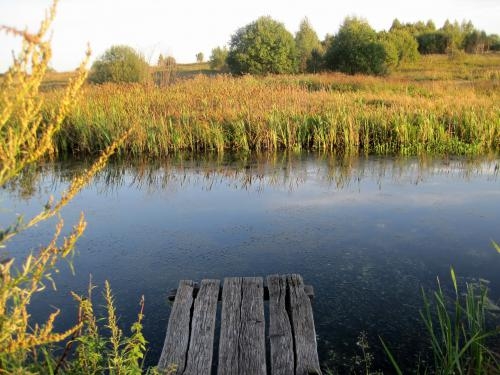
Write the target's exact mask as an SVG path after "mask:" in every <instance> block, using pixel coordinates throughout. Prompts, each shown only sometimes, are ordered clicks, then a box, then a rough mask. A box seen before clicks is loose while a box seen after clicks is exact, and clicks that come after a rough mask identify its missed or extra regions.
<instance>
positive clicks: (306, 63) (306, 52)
mask: <svg viewBox="0 0 500 375" xmlns="http://www.w3.org/2000/svg"><path fill="white" fill-rule="evenodd" d="M295 46H296V48H297V60H298V61H297V62H298V69H299V72H301V73H304V72H306V71H315V70H316V69H314V67H316V65H317V61H316V60H317V56H318V55H319V54H321V51H322V47H321V42H320V41H319V38H318V34H316V31H314V29H313V28H312V26H311V24H310V23H309V20H308V19H307V18H304V19H303V20H302V22H301V23H300V26H299V31H297V34H295ZM313 51H316V53H315V56H314V59H313ZM310 65H312V67H311V66H310ZM311 68H313V69H311Z"/></svg>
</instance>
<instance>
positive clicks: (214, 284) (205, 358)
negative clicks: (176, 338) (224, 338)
mask: <svg viewBox="0 0 500 375" xmlns="http://www.w3.org/2000/svg"><path fill="white" fill-rule="evenodd" d="M219 285H220V281H219V280H202V282H201V286H200V290H199V292H198V295H197V296H196V299H195V301H194V311H193V317H192V319H191V339H190V341H189V351H188V355H187V364H186V369H185V371H184V374H189V375H191V374H192V375H198V374H210V370H211V368H212V354H213V353H212V351H213V345H214V332H215V313H216V312H217V301H218V299H219V288H220V286H219Z"/></svg>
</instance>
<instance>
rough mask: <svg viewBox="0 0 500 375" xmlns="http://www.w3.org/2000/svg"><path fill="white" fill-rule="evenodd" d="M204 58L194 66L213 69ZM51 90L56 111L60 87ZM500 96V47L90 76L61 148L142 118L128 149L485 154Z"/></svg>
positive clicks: (498, 129) (93, 140)
mask: <svg viewBox="0 0 500 375" xmlns="http://www.w3.org/2000/svg"><path fill="white" fill-rule="evenodd" d="M198 68H199V69H198ZM198 68H197V67H196V66H195V65H190V66H189V67H188V68H186V69H185V71H186V72H188V73H189V72H193V71H194V72H200V73H204V72H205V73H206V72H207V71H209V70H208V69H207V66H206V65H203V66H199V67H198ZM180 70H182V69H180ZM181 76H182V75H181ZM45 95H46V104H45V108H44V110H45V111H46V113H48V112H49V111H50V110H51V109H52V108H53V105H52V103H56V102H57V99H58V97H59V96H60V90H49V91H48V92H47V93H46V94H45ZM499 103H500V54H489V55H483V56H474V55H460V56H457V57H454V58H449V57H447V56H424V57H422V58H421V60H420V61H419V62H417V63H413V64H411V65H406V66H403V67H400V68H399V69H398V70H397V71H395V72H393V73H392V74H391V75H390V76H387V77H368V76H348V75H343V74H338V73H328V74H326V73H325V74H318V75H290V76H266V77H253V76H243V77H231V76H227V75H213V74H195V75H194V77H193V78H186V79H182V78H178V79H177V80H176V82H175V83H173V84H172V85H170V86H168V87H156V86H154V85H153V84H148V85H134V84H128V85H115V84H105V85H100V86H97V85H96V86H94V85H88V86H86V87H85V88H84V90H83V94H82V96H81V99H80V101H79V103H78V105H77V106H76V108H75V110H74V111H73V112H72V113H71V115H70V116H69V118H68V119H67V122H66V124H65V126H64V128H63V131H62V132H61V133H60V134H59V135H58V137H57V139H56V148H57V150H58V151H59V152H60V153H61V154H95V153H97V152H99V151H100V150H102V149H104V148H105V147H107V146H108V145H109V144H111V143H112V141H113V140H114V139H116V138H117V137H119V135H120V134H122V133H123V132H124V131H125V130H127V129H129V128H133V135H132V136H131V137H130V138H129V140H128V141H127V142H126V143H125V144H124V145H123V147H122V148H121V150H120V152H121V153H122V154H125V155H131V156H139V155H142V156H150V157H158V156H163V155H166V154H168V153H172V152H176V151H180V150H188V151H216V152H218V153H223V152H225V151H227V150H233V151H263V150H270V151H274V150H279V149H287V150H318V151H329V152H330V151H333V152H342V153H344V152H348V153H369V154H403V155H410V154H411V155H414V154H420V153H437V154H484V153H488V152H490V151H495V150H498V149H499V147H500V104H499Z"/></svg>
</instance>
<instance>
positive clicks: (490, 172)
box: [0, 154, 500, 372]
mask: <svg viewBox="0 0 500 375" xmlns="http://www.w3.org/2000/svg"><path fill="white" fill-rule="evenodd" d="M499 165H500V159H498V158H489V159H475V160H469V159H460V158H455V159H426V160H421V159H420V160H419V159H394V158H357V159H346V158H344V159H339V158H335V157H333V156H328V157H326V156H318V155H313V154H297V155H293V156H290V155H284V154H282V155H272V156H269V155H267V156H259V157H257V156H248V157H245V158H241V157H238V158H237V157H231V156H226V157H224V158H219V159H217V158H210V157H205V158H204V157H197V158H182V157H178V158H174V159H171V160H165V161H162V162H156V163H151V162H150V163H142V162H133V163H128V164H123V163H119V164H118V163H114V164H111V165H109V166H108V167H107V168H106V170H104V171H103V172H102V173H100V174H99V175H98V176H97V177H96V178H95V180H94V181H93V182H92V183H91V184H90V185H89V186H88V187H87V188H86V189H84V190H83V191H82V193H81V194H80V195H78V196H77V198H76V199H75V200H74V201H73V202H72V203H71V204H70V205H69V206H68V207H66V208H65V209H64V210H63V212H62V217H63V218H64V220H65V222H66V225H67V227H68V228H69V227H70V226H71V225H72V224H73V223H75V222H76V221H77V218H78V216H79V214H80V212H81V211H84V212H85V215H86V219H87V221H88V227H87V230H86V232H85V235H84V237H83V238H82V239H81V240H80V241H79V242H78V248H77V255H76V257H75V258H74V260H73V264H74V268H75V272H76V274H75V275H72V273H71V272H70V270H69V267H67V266H65V265H64V264H63V265H62V266H61V270H60V273H59V274H58V275H56V277H55V279H56V282H57V286H58V291H57V292H53V291H47V292H44V293H43V294H42V295H40V296H39V297H38V298H37V299H36V300H35V301H34V302H33V317H34V319H42V318H44V317H46V316H47V315H48V314H49V313H50V312H51V311H53V309H54V307H58V308H61V309H62V310H63V313H62V315H61V318H60V320H59V323H60V327H61V328H63V327H67V326H68V324H70V323H71V322H73V321H74V319H75V315H76V310H75V304H74V302H73V301H72V299H71V296H70V294H69V291H71V290H73V291H76V292H77V293H82V294H83V293H84V292H85V290H86V287H87V284H88V282H89V275H90V274H92V281H93V283H95V284H96V285H97V286H98V287H99V290H102V286H103V283H104V280H109V281H110V283H111V285H112V287H113V290H114V293H115V295H116V302H117V306H118V311H119V313H120V315H121V320H120V322H121V324H123V326H124V327H128V325H129V324H130V323H131V322H132V321H133V320H134V319H135V318H136V314H137V311H138V308H139V300H140V297H141V295H144V296H145V300H146V308H145V314H146V319H145V322H144V326H145V334H146V337H147V339H148V341H149V342H150V352H149V353H148V357H147V360H148V363H155V362H156V361H157V359H158V356H159V352H160V350H161V346H162V342H163V338H164V334H165V327H166V324H167V321H168V316H169V313H170V307H171V306H170V304H169V303H168V302H167V300H166V296H167V295H168V291H169V290H170V289H172V288H175V287H176V286H177V283H178V280H180V279H193V280H200V279H202V278H220V279H222V278H224V277H227V276H253V275H256V276H265V275H268V274H272V273H290V272H293V273H300V274H302V276H303V277H304V279H305V281H306V283H308V284H312V285H313V286H314V288H315V292H316V298H315V300H314V304H313V309H314V314H315V322H316V330H317V334H318V342H319V348H320V349H319V350H320V356H321V361H322V362H323V364H324V365H328V366H329V367H330V368H333V369H335V368H337V369H339V370H341V371H342V372H347V371H348V367H350V366H351V365H352V366H354V363H355V358H354V357H355V356H356V355H359V354H360V351H359V348H358V347H357V346H356V342H357V341H358V336H359V335H360V333H361V332H365V333H366V336H367V338H368V341H369V343H370V344H371V351H372V352H373V354H374V355H375V360H374V367H375V368H382V369H383V368H385V366H386V365H387V363H386V362H385V356H384V354H383V353H382V351H381V350H380V345H379V339H378V336H381V337H383V338H384V340H385V341H386V342H387V343H388V344H389V345H390V346H391V348H393V350H394V352H395V353H396V354H397V355H398V356H399V358H400V360H401V362H403V363H406V364H411V363H414V361H415V360H416V358H418V356H419V354H420V352H422V351H425V343H424V342H423V341H422V340H423V337H424V335H423V327H422V324H421V323H420V319H419V315H418V310H419V309H420V308H421V294H420V288H421V287H423V288H426V289H429V288H434V287H435V285H436V276H439V277H440V279H441V280H442V283H443V284H444V287H445V289H446V290H449V287H450V283H449V268H450V266H452V265H453V267H454V268H455V270H456V272H457V274H458V275H459V276H460V282H461V283H464V282H473V281H475V280H478V279H479V278H482V279H485V280H488V281H489V288H490V295H491V299H492V300H493V301H494V302H496V303H498V301H499V300H500V272H499V270H500V255H499V254H497V253H496V252H495V251H494V250H493V248H492V246H491V240H492V239H496V240H497V242H498V241H500V179H499V176H498V174H499ZM83 167H85V163H54V164H47V165H44V166H41V167H40V168H39V169H38V170H37V171H36V172H34V173H29V174H26V175H25V176H24V178H23V179H22V180H20V181H17V182H16V183H15V184H13V185H12V186H9V187H7V188H6V189H4V190H2V191H1V192H0V200H1V207H2V211H1V214H0V222H1V224H2V226H5V225H6V224H7V223H9V222H10V221H12V219H13V218H14V217H15V215H16V214H18V213H24V214H25V215H26V216H27V217H29V216H30V214H34V213H35V212H37V210H39V209H40V207H42V206H43V204H45V202H46V201H47V197H48V196H49V195H51V194H52V195H55V196H56V197H57V196H58V195H60V193H61V192H62V191H63V190H64V189H65V188H66V187H67V185H68V181H69V179H70V178H71V177H72V176H73V175H75V174H76V173H79V172H80V171H81V169H82V168H83ZM53 230H54V222H50V223H46V224H44V225H41V226H39V227H37V228H35V229H33V230H30V231H28V232H26V233H25V234H24V235H23V236H21V237H20V238H18V239H16V240H14V241H12V242H11V243H10V244H9V247H8V251H9V252H10V253H14V254H18V256H19V257H21V256H22V255H23V254H26V251H27V250H29V249H36V247H37V246H39V245H41V244H44V243H46V242H48V241H49V240H50V236H51V234H52V233H53ZM95 293H96V303H98V304H101V303H102V299H100V298H99V293H98V292H95Z"/></svg>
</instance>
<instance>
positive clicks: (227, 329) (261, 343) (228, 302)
mask: <svg viewBox="0 0 500 375" xmlns="http://www.w3.org/2000/svg"><path fill="white" fill-rule="evenodd" d="M217 373H218V374H219V375H226V374H242V375H243V374H255V375H259V374H265V373H266V350H265V321H264V296H263V280H262V278H261V277H256V278H254V277H246V278H240V277H236V278H226V279H224V287H223V289H222V314H221V334H220V343H219V363H218V372H217Z"/></svg>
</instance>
